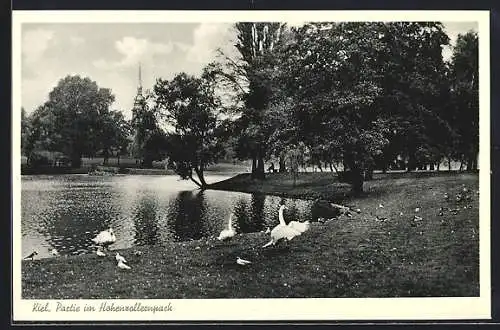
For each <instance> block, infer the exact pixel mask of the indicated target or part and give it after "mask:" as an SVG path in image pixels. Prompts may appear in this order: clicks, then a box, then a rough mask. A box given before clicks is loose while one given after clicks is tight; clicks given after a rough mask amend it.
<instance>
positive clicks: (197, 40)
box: [181, 23, 229, 63]
mask: <svg viewBox="0 0 500 330" xmlns="http://www.w3.org/2000/svg"><path fill="white" fill-rule="evenodd" d="M228 27H229V26H228V25H226V24H212V23H202V24H200V25H199V26H198V27H197V28H196V29H195V30H194V31H193V44H192V45H189V46H181V48H184V49H187V59H188V60H189V61H191V62H197V63H208V62H210V61H211V60H213V59H214V58H215V56H216V50H217V48H218V47H220V46H221V45H224V44H227V40H228V37H229V29H228Z"/></svg>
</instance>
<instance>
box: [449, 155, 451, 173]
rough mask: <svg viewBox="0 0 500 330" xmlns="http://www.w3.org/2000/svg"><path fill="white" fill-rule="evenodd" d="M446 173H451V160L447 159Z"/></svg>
mask: <svg viewBox="0 0 500 330" xmlns="http://www.w3.org/2000/svg"><path fill="white" fill-rule="evenodd" d="M448 171H451V158H448Z"/></svg>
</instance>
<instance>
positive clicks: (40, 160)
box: [29, 154, 51, 168]
mask: <svg viewBox="0 0 500 330" xmlns="http://www.w3.org/2000/svg"><path fill="white" fill-rule="evenodd" d="M49 165H51V161H50V159H49V158H48V157H46V156H43V155H40V154H33V155H32V156H31V157H30V159H29V167H32V168H36V167H41V166H49Z"/></svg>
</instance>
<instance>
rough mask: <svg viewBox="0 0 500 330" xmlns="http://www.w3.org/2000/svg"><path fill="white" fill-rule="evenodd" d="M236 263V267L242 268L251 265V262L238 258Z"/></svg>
mask: <svg viewBox="0 0 500 330" xmlns="http://www.w3.org/2000/svg"><path fill="white" fill-rule="evenodd" d="M236 263H237V264H238V265H242V266H246V265H248V264H251V263H252V262H251V261H248V260H245V259H241V258H240V257H237V258H236Z"/></svg>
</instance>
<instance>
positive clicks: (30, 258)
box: [24, 251, 38, 260]
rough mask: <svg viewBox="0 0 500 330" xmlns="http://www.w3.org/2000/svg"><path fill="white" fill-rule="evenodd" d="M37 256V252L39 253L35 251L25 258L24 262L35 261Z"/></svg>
mask: <svg viewBox="0 0 500 330" xmlns="http://www.w3.org/2000/svg"><path fill="white" fill-rule="evenodd" d="M37 254H38V252H37V251H33V252H31V254H30V255H28V256H26V257H24V260H33V259H35V256H36V255H37Z"/></svg>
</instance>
